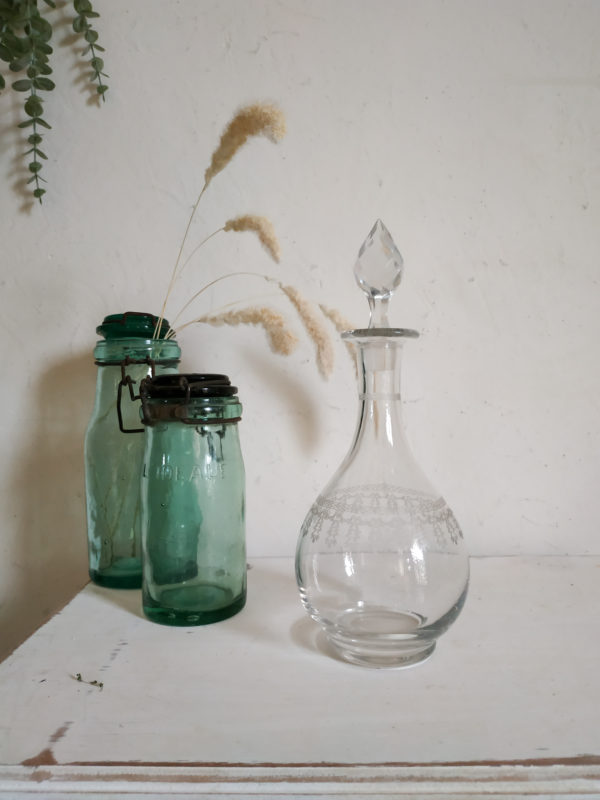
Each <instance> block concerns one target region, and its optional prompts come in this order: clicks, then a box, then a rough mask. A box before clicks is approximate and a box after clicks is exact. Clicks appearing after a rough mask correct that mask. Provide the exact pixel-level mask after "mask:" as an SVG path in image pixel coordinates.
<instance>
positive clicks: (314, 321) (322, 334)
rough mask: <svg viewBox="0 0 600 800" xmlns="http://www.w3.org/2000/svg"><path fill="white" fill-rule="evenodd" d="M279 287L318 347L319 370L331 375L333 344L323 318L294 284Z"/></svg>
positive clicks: (325, 374) (323, 374)
mask: <svg viewBox="0 0 600 800" xmlns="http://www.w3.org/2000/svg"><path fill="white" fill-rule="evenodd" d="M279 287H280V288H281V291H282V292H283V293H284V294H285V295H287V297H288V298H289V300H290V302H291V303H292V305H293V306H294V308H295V309H296V311H297V312H298V315H299V317H300V319H301V320H302V323H303V325H304V327H305V328H306V331H307V333H308V335H309V336H310V338H311V339H312V340H313V342H314V344H315V347H316V348H317V367H318V369H319V372H320V373H321V375H322V376H323V377H324V378H327V377H329V375H330V374H331V370H332V369H333V346H332V344H331V339H330V338H329V335H328V333H327V331H326V330H325V327H324V326H323V325H322V324H321V320H320V319H319V317H317V315H316V314H315V312H314V311H313V309H312V308H311V306H310V305H309V303H308V302H307V301H306V300H305V299H304V298H303V297H302V295H301V294H300V292H299V291H298V290H297V289H296V288H295V287H294V286H283V285H282V284H281V283H280V284H279Z"/></svg>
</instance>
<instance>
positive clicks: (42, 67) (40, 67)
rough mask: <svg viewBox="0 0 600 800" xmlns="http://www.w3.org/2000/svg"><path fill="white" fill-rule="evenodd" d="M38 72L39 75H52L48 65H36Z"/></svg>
mask: <svg viewBox="0 0 600 800" xmlns="http://www.w3.org/2000/svg"><path fill="white" fill-rule="evenodd" d="M38 70H39V73H40V75H52V67H49V66H48V64H38Z"/></svg>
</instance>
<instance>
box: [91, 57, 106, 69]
mask: <svg viewBox="0 0 600 800" xmlns="http://www.w3.org/2000/svg"><path fill="white" fill-rule="evenodd" d="M90 67H91V68H92V69H93V70H94V71H95V72H101V71H102V70H103V69H104V61H103V60H102V59H101V58H92V59H90Z"/></svg>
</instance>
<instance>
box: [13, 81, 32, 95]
mask: <svg viewBox="0 0 600 800" xmlns="http://www.w3.org/2000/svg"><path fill="white" fill-rule="evenodd" d="M31 84H32V82H31V81H30V80H29V78H22V79H21V80H19V81H14V83H13V84H12V88H13V89H14V90H15V92H28V91H29V90H30V89H31Z"/></svg>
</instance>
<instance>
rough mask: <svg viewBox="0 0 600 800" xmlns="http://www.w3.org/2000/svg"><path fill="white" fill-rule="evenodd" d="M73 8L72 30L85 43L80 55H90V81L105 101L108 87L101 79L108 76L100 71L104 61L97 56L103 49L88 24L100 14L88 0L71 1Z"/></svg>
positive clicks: (95, 32)
mask: <svg viewBox="0 0 600 800" xmlns="http://www.w3.org/2000/svg"><path fill="white" fill-rule="evenodd" d="M73 8H74V9H75V11H76V13H77V16H76V17H75V19H74V20H73V30H74V31H75V33H80V34H82V35H83V38H84V39H85V41H86V42H87V45H86V47H85V49H84V50H83V51H82V53H81V55H82V56H85V55H87V54H88V53H90V54H91V58H90V60H89V64H90V67H91V68H92V76H91V78H90V80H91V81H96V82H97V83H98V86H97V87H96V92H97V93H98V94H99V95H100V97H101V98H102V100H105V97H104V95H105V93H106V92H107V91H108V86H107V85H106V84H105V83H103V82H102V78H103V77H104V78H108V75H107V74H106V73H105V72H103V71H102V70H103V69H104V60H103V59H102V58H100V57H99V56H98V55H97V53H98V52H101V53H103V52H104V48H103V47H102V46H101V45H99V44H98V32H97V31H95V30H94V29H93V28H92V26H91V25H90V22H89V20H90V19H95V18H97V17H99V16H100V14H98V13H97V12H96V11H94V9H93V8H92V4H91V2H90V0H73Z"/></svg>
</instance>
